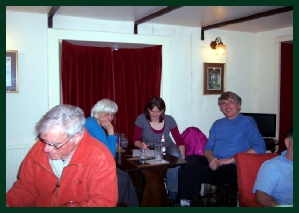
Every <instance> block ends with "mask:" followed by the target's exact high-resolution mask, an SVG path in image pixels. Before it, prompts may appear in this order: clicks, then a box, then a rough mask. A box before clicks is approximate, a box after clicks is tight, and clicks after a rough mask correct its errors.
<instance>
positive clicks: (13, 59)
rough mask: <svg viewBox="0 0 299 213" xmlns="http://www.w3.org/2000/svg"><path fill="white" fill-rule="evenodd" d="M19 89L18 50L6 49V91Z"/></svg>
mask: <svg viewBox="0 0 299 213" xmlns="http://www.w3.org/2000/svg"><path fill="white" fill-rule="evenodd" d="M18 91H19V88H18V51H17V50H6V92H11V93H13V92H18Z"/></svg>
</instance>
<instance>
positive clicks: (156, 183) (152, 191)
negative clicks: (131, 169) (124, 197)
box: [141, 167, 169, 206]
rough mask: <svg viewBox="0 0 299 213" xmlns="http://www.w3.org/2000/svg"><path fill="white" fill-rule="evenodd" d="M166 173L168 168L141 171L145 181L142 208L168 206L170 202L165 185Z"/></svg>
mask: <svg viewBox="0 0 299 213" xmlns="http://www.w3.org/2000/svg"><path fill="white" fill-rule="evenodd" d="M166 172H167V168H166V167H160V168H155V169H145V170H141V173H142V174H143V176H144V179H145V187H144V191H143V195H142V198H141V206H168V203H169V200H168V195H167V192H166V188H165V185H164V178H165V176H166Z"/></svg>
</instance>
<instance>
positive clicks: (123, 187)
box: [85, 99, 139, 207]
mask: <svg viewBox="0 0 299 213" xmlns="http://www.w3.org/2000/svg"><path fill="white" fill-rule="evenodd" d="M117 111H118V106H117V104H116V103H115V102H113V101H111V100H109V99H102V100H100V101H98V102H97V103H96V104H95V105H94V106H93V108H92V109H91V117H88V118H87V119H86V123H85V128H86V129H87V131H88V132H89V134H91V136H92V137H94V138H96V139H98V140H99V141H100V142H102V143H104V144H105V145H106V146H107V147H108V148H109V150H110V151H111V153H112V155H113V156H114V157H115V152H116V140H117V136H116V135H115V133H114V127H113V125H112V120H113V118H114V117H115V114H116V113H117ZM105 131H106V132H107V133H106V132H105ZM116 172H117V179H118V203H124V204H125V205H127V206H130V207H136V206H139V202H138V199H137V195H136V192H135V187H134V185H133V183H132V180H131V178H130V176H129V175H128V173H126V172H124V171H122V170H121V169H119V168H116Z"/></svg>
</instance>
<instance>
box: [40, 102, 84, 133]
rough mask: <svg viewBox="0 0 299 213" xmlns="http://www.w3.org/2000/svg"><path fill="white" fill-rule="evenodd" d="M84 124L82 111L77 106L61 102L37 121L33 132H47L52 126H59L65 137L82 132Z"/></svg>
mask: <svg viewBox="0 0 299 213" xmlns="http://www.w3.org/2000/svg"><path fill="white" fill-rule="evenodd" d="M84 124H85V117H84V112H83V110H82V109H80V108H79V107H75V106H72V105H67V104H62V105H57V106H55V107H53V108H52V109H50V110H49V111H48V112H47V113H46V114H45V115H43V117H42V118H41V119H40V120H39V121H38V122H37V124H36V126H35V132H36V134H37V136H38V135H41V134H47V133H48V132H49V131H50V130H51V129H52V128H53V127H57V126H58V127H60V128H61V131H64V132H65V133H66V135H67V137H71V136H73V135H75V134H76V133H83V131H84Z"/></svg>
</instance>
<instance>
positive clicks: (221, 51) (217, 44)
mask: <svg viewBox="0 0 299 213" xmlns="http://www.w3.org/2000/svg"><path fill="white" fill-rule="evenodd" d="M210 47H211V48H212V49H213V50H215V49H216V55H225V52H226V46H225V45H224V44H223V43H222V41H221V38H220V37H217V38H216V39H215V41H212V42H211V43H210Z"/></svg>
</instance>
